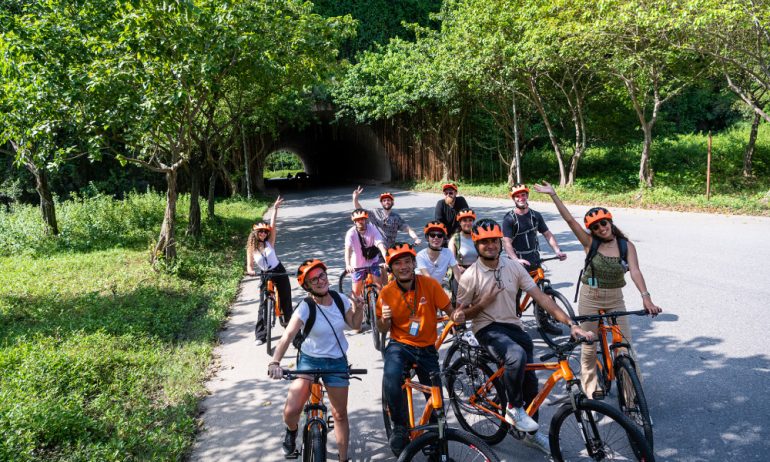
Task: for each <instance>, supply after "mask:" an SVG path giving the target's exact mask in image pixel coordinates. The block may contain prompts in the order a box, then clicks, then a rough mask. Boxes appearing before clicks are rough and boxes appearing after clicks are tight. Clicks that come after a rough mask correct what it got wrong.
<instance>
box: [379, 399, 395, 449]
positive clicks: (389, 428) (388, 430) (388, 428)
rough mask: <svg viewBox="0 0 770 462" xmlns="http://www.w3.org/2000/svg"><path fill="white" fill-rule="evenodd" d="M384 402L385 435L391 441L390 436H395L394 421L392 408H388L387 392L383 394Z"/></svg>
mask: <svg viewBox="0 0 770 462" xmlns="http://www.w3.org/2000/svg"><path fill="white" fill-rule="evenodd" d="M381 397H382V400H381V403H382V422H383V424H384V425H385V435H387V437H388V440H390V435H391V434H393V420H391V418H390V408H388V401H387V400H386V399H385V390H383V391H382V394H381Z"/></svg>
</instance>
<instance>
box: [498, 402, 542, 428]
mask: <svg viewBox="0 0 770 462" xmlns="http://www.w3.org/2000/svg"><path fill="white" fill-rule="evenodd" d="M505 421H506V422H508V423H509V424H511V425H513V426H514V427H516V430H519V431H522V432H534V431H537V429H538V428H540V426H539V425H538V424H537V422H535V421H534V420H533V419H532V417H530V416H529V415H528V414H527V411H525V410H524V408H523V407H517V408H508V409H506V410H505Z"/></svg>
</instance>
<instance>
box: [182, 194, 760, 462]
mask: <svg viewBox="0 0 770 462" xmlns="http://www.w3.org/2000/svg"><path fill="white" fill-rule="evenodd" d="M352 191H353V186H351V187H349V188H344V189H342V188H335V189H321V190H312V191H304V192H294V193H290V194H286V195H285V198H286V202H285V203H284V206H283V207H282V208H281V210H280V213H279V217H278V225H279V235H278V238H277V243H276V247H277V251H278V254H279V255H280V257H281V260H282V262H283V263H284V266H286V268H287V270H288V271H289V272H292V273H293V272H295V271H296V268H297V265H298V264H299V263H300V262H301V261H303V260H304V259H307V258H320V259H322V260H323V261H325V262H326V263H327V264H328V265H329V266H330V271H329V274H330V276H331V280H330V282H331V283H332V284H336V282H337V275H338V274H339V273H340V272H341V271H342V269H343V237H344V233H345V231H346V230H347V228H348V227H350V226H351V222H350V220H349V213H350V211H351V210H352V201H351V193H352ZM382 191H384V189H383V188H382V187H367V188H366V189H365V191H364V193H363V194H362V196H361V203H362V204H363V205H364V207H376V206H379V204H378V201H377V197H378V195H379V193H380V192H382ZM460 193H461V195H462V191H460ZM441 197H442V196H440V195H439V194H428V193H412V192H398V191H395V207H394V210H395V211H397V212H399V213H400V214H401V215H402V217H404V218H405V219H406V220H407V222H408V223H409V224H410V225H411V226H412V227H413V228H415V229H417V230H421V229H422V226H423V225H424V224H425V223H426V222H427V221H429V220H431V219H432V218H433V208H434V206H435V204H436V201H437V200H439V199H440V198H441ZM466 198H467V199H468V203H469V204H470V205H471V207H473V208H474V209H475V210H476V213H477V215H478V216H479V218H483V217H490V218H495V219H497V220H498V221H502V217H503V215H504V213H505V211H506V210H507V209H508V208H510V207H511V206H512V202H511V201H510V200H506V199H485V198H476V197H466ZM530 205H531V207H532V208H533V209H535V210H537V211H539V212H541V213H542V214H543V216H544V217H545V219H546V221H547V223H548V226H549V227H550V229H551V231H552V232H553V233H554V234H555V235H556V237H557V240H558V242H559V243H560V245H561V248H562V250H563V251H565V252H567V254H568V258H567V260H566V261H564V262H549V263H547V264H546V265H547V270H548V271H547V276H548V277H549V278H550V279H551V281H552V282H553V285H554V286H555V287H556V288H557V289H559V290H560V291H561V292H562V293H564V294H565V295H566V296H567V297H568V298H569V299H570V301H571V300H572V297H573V295H574V290H575V286H574V284H575V280H576V279H577V274H578V272H579V270H580V268H581V267H582V262H583V259H584V253H583V251H582V248H581V247H580V245H579V243H578V242H577V240H576V239H575V238H574V236H573V235H572V234H571V232H570V231H569V229H568V228H567V226H566V224H565V223H564V222H563V221H562V220H561V218H560V217H559V216H558V213H557V212H556V209H555V207H554V206H553V204H551V203H531V204H530ZM597 205H600V204H597ZM569 208H570V211H571V212H572V213H573V214H574V215H575V216H577V217H582V214H583V213H584V212H585V211H586V210H587V209H588V207H586V206H570V207H569ZM612 213H613V215H614V217H615V223H616V224H617V225H618V226H619V227H620V228H621V229H622V230H623V231H624V232H625V233H627V234H628V236H629V237H630V239H631V240H632V241H633V242H634V243H635V244H636V246H637V250H638V253H639V260H640V266H641V269H642V272H643V274H644V276H645V279H646V281H647V286H648V288H649V291H650V292H651V293H652V295H653V299H654V301H655V303H656V304H658V305H659V306H661V307H662V308H663V310H664V314H663V315H661V316H659V317H658V318H656V319H655V320H652V319H650V318H634V319H633V320H632V323H633V334H634V344H635V347H636V350H637V354H638V356H639V358H640V361H641V365H642V371H643V373H644V377H643V380H644V390H645V394H646V396H647V401H648V403H649V407H650V410H651V414H652V417H653V420H654V424H655V427H654V431H655V453H656V456H657V459H658V460H670V461H687V462H691V461H707V460H708V461H711V460H770V404H769V403H770V400H769V399H768V388H769V387H768V385H767V384H768V382H769V381H770V355H768V352H767V346H768V341H767V338H766V335H767V332H768V330H770V321H768V313H769V311H770V310H768V307H769V305H770V302H768V301H769V300H770V269H769V267H768V261H770V246H768V245H767V244H766V241H767V240H768V238H769V237H770V219H769V218H762V217H744V216H724V215H706V214H695V213H678V212H663V211H652V210H636V209H620V208H612ZM418 232H420V231H418ZM403 238H404V240H406V239H407V238H408V236H406V235H404V236H403ZM541 249H543V254H544V255H545V256H548V254H549V253H550V248H549V247H548V245H547V244H546V243H545V242H544V241H543V240H542V238H541ZM626 279H627V281H628V285H627V286H626V288H625V289H624V294H625V298H626V305H627V307H628V309H629V310H632V309H640V308H641V306H642V305H641V299H640V297H639V293H638V291H637V290H636V288H635V286H634V285H633V283H632V282H631V281H630V278H626ZM292 286H293V289H294V291H293V296H294V300H295V303H296V302H297V301H299V300H300V299H301V297H303V296H304V292H301V291H300V289H299V288H298V287H297V285H296V280H294V279H293V278H292ZM257 299H258V282H257V281H256V280H255V278H248V277H247V278H244V280H243V283H242V285H241V291H240V294H239V296H238V299H237V300H236V302H235V303H234V304H233V306H232V309H231V313H230V318H229V320H228V322H227V325H226V327H225V328H224V329H223V331H222V333H221V335H220V343H221V344H220V345H219V346H218V347H217V349H216V352H215V355H216V360H215V364H214V365H213V368H214V371H213V375H212V377H211V379H210V381H209V382H208V384H207V387H208V390H209V391H210V395H209V396H207V397H206V398H205V399H204V400H203V402H202V406H201V410H202V414H201V417H200V418H201V420H202V422H201V431H200V433H199V435H198V438H197V441H196V443H195V447H194V450H193V453H192V456H191V459H192V460H193V461H202V462H203V461H245V460H249V461H254V460H257V461H274V460H275V461H278V460H284V459H283V455H282V452H281V449H280V444H281V440H282V437H283V428H284V426H283V423H282V417H281V415H282V409H283V404H284V401H285V398H286V391H287V388H288V383H287V382H284V381H273V380H270V379H269V378H268V377H267V375H266V370H267V363H268V362H269V360H270V358H269V356H268V355H267V354H266V351H265V347H264V346H262V347H256V346H255V345H254V324H255V322H256V308H257V302H256V300H257ZM573 306H574V308H575V310H577V304H576V303H575V304H573ZM524 321H525V323H526V324H528V325H530V326H533V325H534V320H533V319H532V317H531V316H527V315H525V317H524ZM282 331H283V330H282V328H281V327H280V326H278V327H277V328H276V330H275V332H274V335H275V337H274V338H275V341H277V340H278V336H280V334H281V333H282ZM530 333H531V335H532V337H533V338H534V339H535V340H536V345H537V346H538V347H539V350H540V352H545V349H544V347H543V343H542V342H541V341H539V337H538V334H537V332H536V331H535V330H534V328H532V329H530ZM346 335H347V336H348V341H349V343H350V351H349V359H350V362H351V363H352V364H353V366H354V367H356V368H367V369H368V370H369V374H368V375H366V376H364V377H363V380H362V381H361V382H357V381H354V382H352V384H351V387H350V398H349V419H350V426H351V442H350V450H349V454H350V456H351V457H352V459H353V460H356V461H370V460H372V461H374V460H392V459H393V457H392V454H391V453H390V451H389V449H388V447H387V441H386V438H385V432H384V430H383V424H382V414H381V408H380V389H381V380H382V361H381V360H380V355H379V353H378V352H376V351H375V350H374V347H373V346H372V341H371V336H370V335H369V334H368V333H367V332H364V333H362V334H354V333H352V332H347V333H346ZM295 354H296V352H295V350H294V349H293V348H290V349H289V351H288V352H287V355H286V357H285V358H284V360H283V362H282V365H284V366H285V367H286V366H288V367H293V366H294V362H295V359H296V358H295ZM544 377H545V376H541V384H542V382H543V381H544ZM562 389H563V387H562V386H561V385H558V386H557V388H556V390H555V391H557V390H558V391H561V390H562ZM549 401H553V400H549ZM554 410H555V407H549V406H547V405H546V406H544V407H543V408H541V418H540V422H541V428H544V429H546V431H547V424H548V422H549V420H550V416H551V415H552V414H553V412H554ZM449 414H450V416H451V419H450V420H453V416H452V412H451V410H450V411H449ZM495 450H496V451H497V453H498V455H499V456H500V458H501V459H502V460H507V461H519V460H548V458H547V457H545V456H544V455H543V454H542V453H539V452H537V451H535V450H533V449H531V448H529V447H526V446H524V445H523V444H521V443H520V442H519V441H516V440H514V439H513V438H511V437H508V438H506V440H505V441H503V442H502V443H501V444H499V445H497V446H495ZM328 451H329V460H337V450H336V446H335V443H334V436H333V432H331V433H330V436H329V444H328Z"/></svg>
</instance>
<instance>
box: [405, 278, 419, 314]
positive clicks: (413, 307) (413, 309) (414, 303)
mask: <svg viewBox="0 0 770 462" xmlns="http://www.w3.org/2000/svg"><path fill="white" fill-rule="evenodd" d="M419 281H420V280H419V279H418V276H417V275H416V274H415V275H414V297H413V298H412V303H411V305H410V303H409V301H408V300H407V299H406V294H407V293H408V292H411V290H410V291H408V292H404V291H401V299H402V300H403V301H404V305H406V307H407V308H409V317H410V318H413V317H414V316H415V314H416V313H417V300H418V298H419V297H418V293H419V289H420V282H419Z"/></svg>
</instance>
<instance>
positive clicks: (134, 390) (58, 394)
mask: <svg viewBox="0 0 770 462" xmlns="http://www.w3.org/2000/svg"><path fill="white" fill-rule="evenodd" d="M140 196H141V197H139V196H137V197H135V198H134V199H136V200H141V201H144V202H145V203H147V204H156V203H159V204H162V201H163V198H162V196H160V195H152V194H148V195H140ZM110 202H112V207H110V206H109V204H108V203H107V201H106V200H105V199H103V198H101V199H98V203H96V202H94V201H92V200H90V199H89V200H82V201H80V202H79V203H78V202H77V201H76V202H75V203H69V204H67V207H70V208H71V209H72V210H75V209H78V208H82V210H80V209H79V210H78V213H64V214H62V215H61V216H60V218H61V219H60V224H61V226H62V231H63V232H65V230H70V231H72V230H74V229H76V228H78V227H80V228H88V227H89V226H90V227H91V228H90V229H91V231H92V232H91V233H90V235H91V236H92V237H93V236H100V237H99V239H97V240H96V241H94V243H95V245H94V248H95V249H96V250H90V251H89V250H85V248H86V247H87V245H85V244H84V243H82V242H80V241H77V240H74V241H73V242H77V243H79V245H75V246H72V245H70V244H72V242H70V243H69V244H66V243H64V244H63V243H62V241H63V240H59V241H56V242H47V241H46V240H45V239H43V238H40V239H38V238H37V236H36V235H34V234H33V235H32V236H30V241H31V242H33V243H34V245H29V243H24V242H16V243H15V244H14V245H13V246H12V247H13V248H15V249H22V250H24V252H18V253H16V254H15V255H6V256H2V257H0V275H2V276H1V277H0V279H2V280H1V281H0V434H1V435H3V437H2V438H0V460H7V461H33V460H55V461H118V460H121V461H125V460H181V459H183V458H184V456H185V455H186V454H187V453H188V451H189V450H190V448H191V445H192V442H193V438H194V435H195V431H196V422H195V417H196V413H197V405H198V401H199V399H200V398H201V397H202V396H203V393H204V391H205V390H204V386H203V382H204V379H205V376H206V371H207V368H208V365H209V362H210V357H211V350H212V347H213V344H214V342H213V340H214V339H215V337H216V333H217V331H218V329H219V327H220V326H221V323H222V322H223V320H224V319H225V316H226V313H227V309H228V306H229V304H230V302H231V301H232V299H233V298H234V296H235V294H236V291H237V287H238V282H239V280H240V277H241V275H242V271H243V270H242V268H243V258H244V255H243V243H244V241H245V237H246V236H247V234H248V231H249V226H250V224H251V223H252V222H253V220H254V219H256V218H258V216H259V215H260V213H261V211H263V210H264V208H265V205H266V202H265V201H248V202H247V201H245V200H229V201H225V202H224V203H219V204H217V216H218V218H219V220H217V221H206V220H204V223H203V233H204V235H203V237H202V238H201V239H200V240H199V241H192V240H188V239H185V238H184V236H183V230H184V229H185V228H184V227H185V219H186V217H185V216H184V213H180V215H182V216H180V222H179V227H178V230H179V231H178V232H179V236H178V241H179V258H178V260H177V263H176V264H175V265H174V266H171V267H169V268H167V269H166V270H165V271H162V272H155V271H154V270H153V269H152V268H151V267H150V265H149V264H148V262H147V260H148V249H147V242H145V241H144V238H145V237H146V236H152V235H154V234H155V232H157V227H158V226H159V225H160V220H161V219H162V207H161V209H160V210H161V213H160V214H158V215H155V212H156V210H157V209H156V207H155V206H154V205H153V206H148V207H147V208H146V210H145V212H146V214H148V215H147V216H146V217H145V218H148V217H149V216H154V218H155V219H154V220H149V218H148V220H147V223H148V224H149V223H150V222H152V223H153V226H151V227H145V228H142V227H141V226H139V225H137V228H136V229H134V230H133V232H136V233H138V234H140V235H141V236H142V237H140V238H137V239H133V240H131V239H127V240H125V241H124V240H121V239H119V238H118V237H117V236H113V235H112V234H111V232H108V231H106V230H105V229H101V230H100V228H104V227H105V226H108V224H109V223H110V222H109V221H108V220H105V219H104V218H105V216H110V214H115V216H118V215H119V214H118V213H117V212H116V209H121V208H122V207H125V205H126V204H124V203H123V201H112V200H110ZM179 210H180V211H183V210H184V211H186V210H187V209H186V207H182V206H181V204H180V208H179ZM145 212H137V213H138V214H139V215H142V216H144V213H145ZM28 213H29V211H27V210H18V209H17V210H16V212H15V213H14V214H11V215H8V216H4V217H3V218H2V220H0V224H2V227H3V231H9V230H12V229H16V231H18V230H19V229H25V228H27V227H29V226H30V225H29V223H27V222H26V221H25V217H26V216H27V214H28ZM16 214H18V215H16ZM13 215H15V216H16V217H15V218H14V217H13ZM75 217H77V218H75ZM100 222H101V223H103V225H99V224H98V223H100ZM109 226H111V225H109ZM153 227H154V228H155V229H153ZM20 234H21V233H16V234H15V235H20ZM87 234H88V233H87ZM8 242H10V241H8V240H6V244H8ZM110 242H112V245H110ZM96 244H98V245H96Z"/></svg>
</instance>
